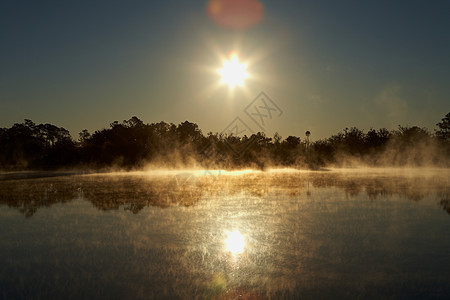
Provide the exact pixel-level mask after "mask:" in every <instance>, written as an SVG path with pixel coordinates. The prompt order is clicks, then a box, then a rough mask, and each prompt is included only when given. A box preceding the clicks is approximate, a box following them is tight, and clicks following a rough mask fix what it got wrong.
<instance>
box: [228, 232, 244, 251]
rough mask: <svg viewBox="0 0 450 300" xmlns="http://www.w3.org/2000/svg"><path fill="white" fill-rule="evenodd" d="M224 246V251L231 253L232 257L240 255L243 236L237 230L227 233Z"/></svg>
mask: <svg viewBox="0 0 450 300" xmlns="http://www.w3.org/2000/svg"><path fill="white" fill-rule="evenodd" d="M225 245H226V248H225V250H226V251H229V252H231V253H232V254H233V255H236V254H239V253H242V252H243V251H244V247H245V239H244V236H243V235H242V234H241V233H240V232H239V230H233V231H231V232H227V238H226V240H225Z"/></svg>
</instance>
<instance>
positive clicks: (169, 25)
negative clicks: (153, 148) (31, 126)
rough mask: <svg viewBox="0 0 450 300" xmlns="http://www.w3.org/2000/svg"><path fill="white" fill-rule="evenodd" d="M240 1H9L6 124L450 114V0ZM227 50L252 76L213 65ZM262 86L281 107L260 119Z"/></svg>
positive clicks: (1, 37) (2, 113)
mask: <svg viewBox="0 0 450 300" xmlns="http://www.w3.org/2000/svg"><path fill="white" fill-rule="evenodd" d="M214 1H219V2H221V3H219V4H222V1H221V0H214ZM232 2H233V3H235V1H232ZM244 2H245V3H247V2H248V3H250V4H255V5H257V6H256V7H257V8H258V10H257V12H254V10H252V9H247V10H245V7H244V8H242V9H241V8H240V6H239V5H238V8H239V9H241V10H239V9H235V10H231V12H230V11H227V12H226V14H225V16H222V17H221V16H220V15H219V16H218V15H215V14H213V13H211V7H213V6H211V5H212V3H209V1H173V0H168V1H149V0H146V1H114V0H108V1H104V0H98V1H85V0H78V1H46V0H42V1H22V0H5V1H1V2H0V41H1V47H0V127H11V126H12V125H13V124H14V123H21V122H23V120H24V119H31V120H33V121H34V122H35V123H51V124H54V125H57V126H59V127H64V128H66V129H68V130H69V131H70V133H71V134H72V137H73V138H74V139H77V138H78V133H79V132H80V131H82V130H83V129H88V130H89V131H90V132H91V133H92V132H94V131H95V130H100V129H102V128H108V127H109V124H110V123H112V122H114V121H116V120H117V121H119V122H121V121H123V120H128V119H130V118H131V117H132V116H137V117H138V118H140V119H141V120H142V121H144V122H145V123H154V122H160V121H165V122H168V123H175V124H178V123H180V122H183V121H186V120H188V121H190V122H194V123H196V124H198V125H199V127H200V129H201V130H202V131H203V133H205V134H206V133H208V132H222V131H223V130H224V129H227V128H230V125H232V124H233V122H236V120H238V121H239V122H240V125H239V126H242V125H244V126H245V128H247V130H248V131H250V132H256V131H265V132H266V134H267V135H268V136H273V134H274V133H275V132H278V133H279V134H280V135H281V136H282V137H283V138H286V137H287V136H289V135H295V136H300V137H301V138H303V137H304V135H305V131H307V130H308V131H310V132H311V139H312V140H317V139H321V138H326V137H329V136H331V135H332V134H336V133H337V132H339V131H341V130H343V129H344V128H346V127H349V128H350V127H353V126H355V127H358V128H360V129H364V130H365V131H367V130H368V129H370V128H376V129H378V128H387V129H389V130H391V129H396V128H397V127H398V125H402V126H415V125H416V126H419V127H427V128H428V129H429V130H430V131H433V130H434V129H435V128H436V126H435V125H436V123H437V122H439V121H440V120H441V119H442V118H443V117H444V116H445V114H447V113H448V112H450V70H449V67H450V55H449V53H450V34H449V30H450V18H449V15H450V2H449V1H438V0H436V1H413V0H409V1H402V0H398V1H384V0H379V1H335V0H333V1H327V0H324V1H256V0H248V1H247V0H246V1H244ZM216 4H217V3H216ZM214 9H215V8H214ZM214 12H215V11H214ZM227 14H228V15H227ZM229 14H231V16H230V15H229ZM233 14H234V15H233ZM235 14H239V17H240V19H239V18H237V17H236V16H235ZM254 14H257V15H256V16H255V15H254ZM233 16H234V17H235V18H234V19H233ZM227 17H228V18H227ZM230 20H231V21H230ZM234 21H236V22H237V23H235V24H234V25H235V26H233V22H234ZM247 21H248V22H247ZM224 22H225V23H224ZM226 22H228V23H226ZM230 22H231V24H230ZM239 22H240V23H239ZM231 52H234V53H236V54H237V56H238V58H239V61H241V62H245V63H247V72H248V74H249V76H248V78H247V79H245V81H244V84H243V86H236V87H234V88H230V87H229V86H228V85H226V84H221V83H220V80H221V76H220V74H219V72H218V70H219V69H220V68H222V67H223V61H224V59H227V58H228V57H229V55H230V53H231ZM261 92H263V93H264V94H262V95H264V97H268V98H269V100H267V99H266V102H267V103H269V104H270V105H271V106H272V107H275V108H277V110H276V111H275V110H273V114H271V116H272V118H269V117H267V118H265V119H264V121H265V123H264V126H263V127H262V129H261V127H259V126H258V125H261V124H258V120H257V118H256V120H255V118H252V116H253V117H254V116H255V115H252V113H249V114H247V113H246V112H249V108H250V109H251V108H252V107H253V106H254V105H256V104H258V103H260V102H258V101H261V99H260V98H259V96H260V95H261V94H260V93H261ZM252 105H253V106H252ZM274 105H275V106H274ZM260 107H261V106H260ZM268 112H269V111H267V113H268ZM267 113H266V114H265V115H266V116H268V114H267ZM236 118H238V119H236ZM248 131H247V132H248Z"/></svg>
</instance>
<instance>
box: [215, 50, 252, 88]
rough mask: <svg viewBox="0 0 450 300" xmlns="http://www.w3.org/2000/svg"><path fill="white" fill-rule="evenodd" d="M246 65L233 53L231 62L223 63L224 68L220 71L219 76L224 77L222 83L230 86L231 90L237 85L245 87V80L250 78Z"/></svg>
mask: <svg viewBox="0 0 450 300" xmlns="http://www.w3.org/2000/svg"><path fill="white" fill-rule="evenodd" d="M246 69H247V64H246V63H240V62H239V59H238V57H237V54H236V53H234V52H232V53H231V54H230V60H226V61H224V62H223V68H222V69H220V70H219V74H220V75H222V83H225V84H228V86H229V87H230V88H234V87H235V86H236V85H240V86H243V85H244V79H246V78H247V77H248V73H247V72H246V71H245V70H246Z"/></svg>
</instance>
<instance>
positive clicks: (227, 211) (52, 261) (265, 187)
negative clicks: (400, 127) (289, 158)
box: [0, 168, 450, 299]
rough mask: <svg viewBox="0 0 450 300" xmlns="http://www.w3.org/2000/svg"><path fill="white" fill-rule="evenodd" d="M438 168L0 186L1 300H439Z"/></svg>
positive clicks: (148, 176) (60, 179) (441, 198)
mask: <svg viewBox="0 0 450 300" xmlns="http://www.w3.org/2000/svg"><path fill="white" fill-rule="evenodd" d="M449 175H450V174H449V171H448V170H447V169H436V168H435V169H425V168H424V169H420V170H419V169H393V168H391V169H381V168H376V169H330V170H328V171H298V170H293V169H274V170H268V171H266V172H262V171H253V170H241V171H235V172H233V171H224V170H206V171H205V170H178V171H177V170H158V171H149V172H147V171H138V172H115V173H103V174H85V175H70V174H65V176H55V177H41V178H28V179H8V180H1V181H0V223H1V228H3V230H2V231H1V233H0V257H1V258H0V260H1V261H0V290H1V291H2V293H3V294H2V297H4V298H30V297H37V296H39V297H44V298H48V297H50V298H55V297H56V298H58V297H66V296H67V295H70V296H71V297H74V298H86V297H87V298H95V297H101V298H104V297H119V298H141V299H146V298H196V297H199V298H213V299H229V298H236V297H243V298H252V299H255V298H256V299H264V298H291V299H298V298H310V299H316V298H357V297H361V298H386V297H393V298H399V297H400V298H401V297H406V298H411V297H412V298H417V297H419V298H428V297H431V298H445V295H448V293H449V292H450V290H449V288H450V281H449V278H450V276H449V275H450V273H449V272H450V271H449V270H448V268H447V266H448V265H450V255H449V254H448V249H450V237H449V235H448V226H449V224H450V214H449V213H450V209H449V207H450V205H449V194H450V182H449V178H450V176H449Z"/></svg>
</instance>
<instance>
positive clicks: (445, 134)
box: [436, 112, 450, 141]
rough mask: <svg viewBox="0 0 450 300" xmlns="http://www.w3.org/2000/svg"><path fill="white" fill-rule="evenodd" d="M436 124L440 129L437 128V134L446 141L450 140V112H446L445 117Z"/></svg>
mask: <svg viewBox="0 0 450 300" xmlns="http://www.w3.org/2000/svg"><path fill="white" fill-rule="evenodd" d="M436 126H438V127H439V129H438V130H436V135H437V136H438V137H439V138H440V139H442V140H444V141H450V112H449V113H448V114H446V115H445V117H444V118H442V121H441V122H439V123H437V124H436Z"/></svg>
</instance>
